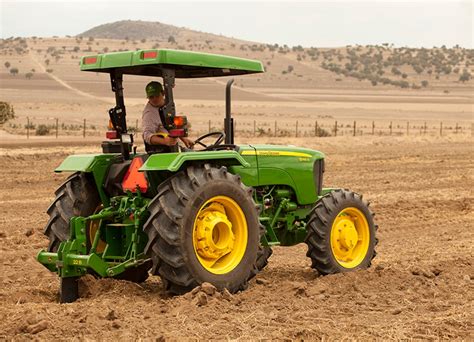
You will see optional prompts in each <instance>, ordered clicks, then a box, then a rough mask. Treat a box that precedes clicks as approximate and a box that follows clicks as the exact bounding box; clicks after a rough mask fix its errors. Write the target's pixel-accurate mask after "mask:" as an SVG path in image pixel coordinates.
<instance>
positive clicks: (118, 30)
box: [77, 20, 240, 42]
mask: <svg viewBox="0 0 474 342" xmlns="http://www.w3.org/2000/svg"><path fill="white" fill-rule="evenodd" d="M77 37H93V38H103V39H125V40H143V39H148V40H149V39H153V40H155V41H158V42H168V41H170V42H173V41H178V40H180V41H185V40H190V41H191V40H196V41H200V42H205V41H209V40H213V41H227V40H229V39H232V38H227V37H224V36H219V35H216V34H212V33H205V32H200V31H195V30H191V29H188V28H185V27H177V26H173V25H168V24H163V23H160V22H157V21H156V22H151V21H142V20H121V21H116V22H113V23H107V24H103V25H99V26H96V27H93V28H91V29H89V30H87V31H85V32H83V33H81V34H78V35H77ZM237 41H239V42H240V40H237Z"/></svg>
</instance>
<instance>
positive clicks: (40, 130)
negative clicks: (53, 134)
mask: <svg viewBox="0 0 474 342" xmlns="http://www.w3.org/2000/svg"><path fill="white" fill-rule="evenodd" d="M35 134H36V135H47V134H49V128H48V126H46V125H38V127H37V128H36V131H35Z"/></svg>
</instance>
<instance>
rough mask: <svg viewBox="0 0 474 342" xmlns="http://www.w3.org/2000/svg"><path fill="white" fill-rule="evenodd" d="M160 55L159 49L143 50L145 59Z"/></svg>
mask: <svg viewBox="0 0 474 342" xmlns="http://www.w3.org/2000/svg"><path fill="white" fill-rule="evenodd" d="M157 56H158V52H157V51H145V52H143V57H142V58H143V59H151V58H156V57H157Z"/></svg>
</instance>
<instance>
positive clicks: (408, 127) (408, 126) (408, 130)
mask: <svg viewBox="0 0 474 342" xmlns="http://www.w3.org/2000/svg"><path fill="white" fill-rule="evenodd" d="M409 132H410V121H407V135H408V134H409Z"/></svg>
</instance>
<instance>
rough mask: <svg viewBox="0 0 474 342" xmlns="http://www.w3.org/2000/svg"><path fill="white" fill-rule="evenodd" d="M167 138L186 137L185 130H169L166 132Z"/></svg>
mask: <svg viewBox="0 0 474 342" xmlns="http://www.w3.org/2000/svg"><path fill="white" fill-rule="evenodd" d="M168 133H169V136H170V137H173V138H177V137H185V136H186V130H185V129H170V130H169V131H168Z"/></svg>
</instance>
